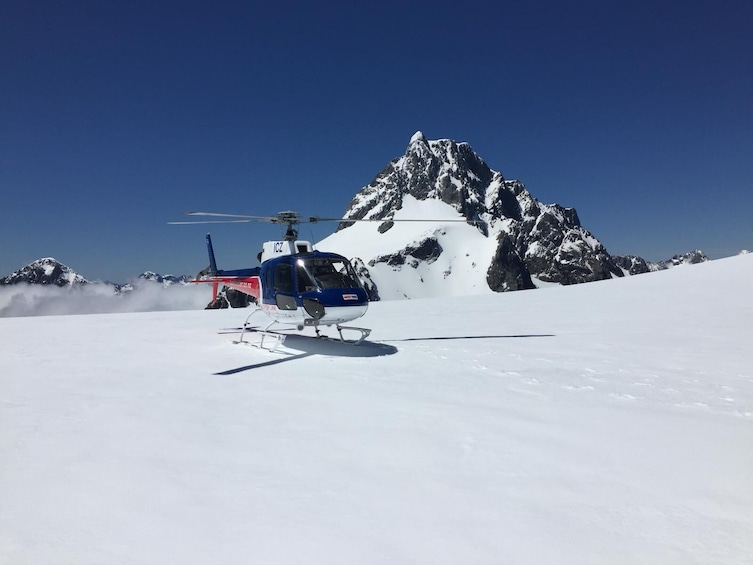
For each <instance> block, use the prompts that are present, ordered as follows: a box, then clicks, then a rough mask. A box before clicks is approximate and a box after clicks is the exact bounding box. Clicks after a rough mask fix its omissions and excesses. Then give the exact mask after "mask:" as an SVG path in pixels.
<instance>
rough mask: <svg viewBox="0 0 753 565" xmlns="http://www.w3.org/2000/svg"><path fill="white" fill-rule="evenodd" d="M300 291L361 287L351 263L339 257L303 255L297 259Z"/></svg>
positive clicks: (297, 277) (297, 276) (296, 265)
mask: <svg viewBox="0 0 753 565" xmlns="http://www.w3.org/2000/svg"><path fill="white" fill-rule="evenodd" d="M295 268H296V279H297V286H298V292H299V293H305V292H311V291H316V290H320V289H321V290H326V289H330V288H361V283H360V281H359V279H358V276H356V273H355V271H354V270H353V267H352V266H351V264H350V263H349V262H348V261H347V260H345V259H344V258H338V257H321V256H320V257H302V258H299V259H297V260H296V262H295Z"/></svg>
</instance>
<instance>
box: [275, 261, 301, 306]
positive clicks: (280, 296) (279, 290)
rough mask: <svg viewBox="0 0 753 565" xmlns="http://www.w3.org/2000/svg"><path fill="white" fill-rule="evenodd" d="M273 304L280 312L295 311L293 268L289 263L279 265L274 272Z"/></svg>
mask: <svg viewBox="0 0 753 565" xmlns="http://www.w3.org/2000/svg"><path fill="white" fill-rule="evenodd" d="M274 290H275V303H276V304H277V307H278V308H279V309H280V310H296V309H297V308H298V304H297V303H296V301H295V296H294V295H293V292H294V290H293V268H292V266H291V265H290V264H289V263H279V264H278V265H275V270H274Z"/></svg>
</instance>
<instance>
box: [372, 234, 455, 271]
mask: <svg viewBox="0 0 753 565" xmlns="http://www.w3.org/2000/svg"><path fill="white" fill-rule="evenodd" d="M441 254H442V246H441V245H440V244H439V241H437V239H436V238H435V237H427V238H426V239H424V240H423V241H421V242H420V243H419V244H418V245H408V246H407V247H406V248H405V249H402V250H401V251H399V252H397V253H393V254H391V255H380V256H379V257H376V258H374V259H372V260H371V261H369V265H371V266H372V267H373V266H374V265H376V264H377V263H387V264H388V265H390V266H391V267H398V266H401V265H405V264H406V263H407V264H408V265H410V266H411V267H413V268H416V267H418V265H419V263H420V262H422V261H423V262H425V263H433V262H434V261H436V260H437V259H438V258H439V256H440V255H441Z"/></svg>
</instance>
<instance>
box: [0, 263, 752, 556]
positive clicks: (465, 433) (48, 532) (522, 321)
mask: <svg viewBox="0 0 753 565" xmlns="http://www.w3.org/2000/svg"><path fill="white" fill-rule="evenodd" d="M751 277H753V260H752V258H751V256H742V257H735V258H731V259H727V260H719V261H713V262H709V263H704V264H701V265H694V266H692V267H682V268H678V269H673V270H670V271H662V272H659V273H651V274H646V275H640V276H636V277H630V278H626V279H619V280H612V281H604V282H599V283H590V284H585V285H578V286H573V287H552V288H547V289H540V290H535V291H523V292H516V293H506V294H500V295H483V296H473V297H459V298H451V299H441V298H436V299H426V300H411V301H390V302H381V303H374V304H372V305H371V307H370V311H369V313H368V314H367V315H366V317H365V318H363V319H362V320H359V325H363V326H368V327H371V328H373V332H372V334H371V337H370V338H369V340H368V342H366V343H364V344H362V345H361V346H359V347H353V346H347V345H341V344H333V343H328V342H323V341H317V340H315V339H313V338H311V337H308V338H304V337H300V336H298V335H295V334H292V335H291V336H290V337H288V339H287V341H286V343H285V346H284V347H283V348H282V349H281V351H280V352H278V353H274V354H273V353H268V352H264V351H259V350H258V349H255V348H253V347H249V346H243V345H234V344H233V343H232V341H233V340H234V339H237V337H238V335H237V334H233V331H232V328H237V327H238V326H239V325H240V324H241V323H242V321H243V318H245V315H246V314H245V313H244V311H233V310H229V311H228V310H225V311H194V312H161V313H139V314H107V315H99V314H98V315H89V316H57V317H38V318H6V319H0V339H2V342H3V344H4V346H3V355H2V358H0V501H1V502H0V562H2V563H61V562H74V563H175V562H180V563H301V562H305V563H354V562H357V563H500V562H509V563H662V564H664V563H688V562H692V563H725V564H728V563H740V564H743V563H746V564H747V563H750V562H752V559H751V558H752V557H753V480H752V479H751V477H752V476H753V449H752V447H751V446H753V354H752V353H751V347H750V343H751V342H753V339H752V338H753V298H752V297H751V293H750V292H749V286H750V284H749V281H750V279H751ZM334 333H335V332H334V331H330V334H334ZM251 337H252V336H251V335H250V334H247V336H246V338H247V339H250V338H251Z"/></svg>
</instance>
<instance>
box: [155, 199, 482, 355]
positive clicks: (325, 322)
mask: <svg viewBox="0 0 753 565" xmlns="http://www.w3.org/2000/svg"><path fill="white" fill-rule="evenodd" d="M184 214H185V215H188V216H210V217H218V218H225V219H222V220H199V221H183V222H168V223H169V224H182V225H185V224H216V223H247V222H268V223H272V224H282V225H286V226H287V230H286V232H285V235H284V237H283V240H282V241H267V242H265V243H264V244H263V246H262V250H261V252H260V253H259V261H260V263H261V266H260V267H252V268H248V269H236V270H222V269H218V268H217V261H216V259H215V256H214V248H213V246H212V238H211V236H210V234H207V236H206V243H207V251H208V253H209V267H207V268H206V269H205V270H204V271H202V272H201V273H199V275H198V276H197V278H196V279H195V280H193V281H191V282H195V283H208V284H211V285H212V289H213V296H212V299H213V300H214V299H216V298H217V291H218V287H219V285H220V284H223V285H226V286H228V287H230V288H234V289H236V290H239V291H240V292H243V293H245V294H247V295H249V296H251V297H252V299H253V301H254V302H255V303H256V306H257V307H256V308H255V309H254V311H252V312H251V313H250V314H249V315H248V317H247V318H246V321H245V322H244V324H243V328H242V333H241V338H240V340H239V342H243V335H244V334H245V332H246V330H247V329H248V328H249V326H248V321H249V319H250V318H251V316H253V315H254V314H256V313H257V312H264V313H265V314H267V316H268V317H269V318H270V319H271V321H270V323H269V324H268V325H267V326H266V327H264V329H262V330H257V333H258V334H259V335H260V336H261V340H260V343H259V344H258V346H259V347H261V348H264V349H270V350H271V351H274V350H275V349H277V347H279V346H280V345H281V344H282V343H283V341H284V340H285V334H282V333H278V332H272V331H270V329H271V328H272V327H273V326H274V325H275V324H285V325H292V326H295V327H296V328H297V329H298V330H303V329H304V327H313V328H314V330H315V331H316V335H317V337H319V338H323V337H324V336H322V335H321V333H320V330H319V327H320V326H335V327H336V328H337V331H338V333H339V335H340V341H342V342H346V343H352V344H355V345H358V344H360V343H361V342H363V340H365V339H366V338H367V337H368V336H369V334H370V333H371V330H370V329H366V328H360V327H353V326H345V325H343V324H346V323H348V322H350V321H353V320H355V319H357V318H360V317H361V316H363V315H364V314H365V313H366V311H367V310H368V307H369V300H368V296H367V294H366V290H365V289H364V288H363V285H362V284H361V282H360V279H359V278H358V275H357V274H356V272H355V270H354V269H353V266H352V265H351V263H350V261H349V260H348V259H347V258H346V257H343V256H342V255H338V254H337V253H328V252H322V251H317V250H314V248H313V245H312V244H311V242H309V241H302V240H299V239H298V230H297V229H296V228H297V226H299V225H300V224H302V223H317V222H387V221H390V222H391V221H403V222H406V221H407V222H425V221H432V220H409V219H402V220H394V219H360V220H353V219H343V218H323V217H319V216H301V215H300V214H298V213H297V212H293V211H289V210H288V211H283V212H279V213H278V214H276V215H274V216H248V215H242V214H223V213H217V212H184ZM442 221H443V222H453V221H455V222H469V221H468V220H466V219H458V220H442ZM471 223H472V222H471ZM344 330H346V331H352V332H357V334H358V335H357V337H356V338H355V339H346V338H345V337H344V336H343V331H344ZM265 338H270V339H271V341H272V343H271V345H270V346H269V347H264V342H265Z"/></svg>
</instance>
